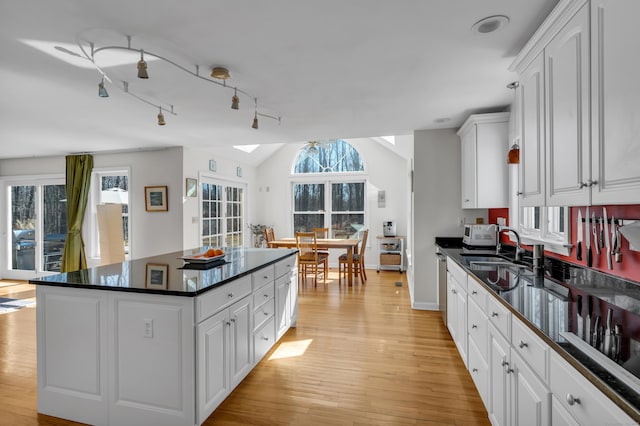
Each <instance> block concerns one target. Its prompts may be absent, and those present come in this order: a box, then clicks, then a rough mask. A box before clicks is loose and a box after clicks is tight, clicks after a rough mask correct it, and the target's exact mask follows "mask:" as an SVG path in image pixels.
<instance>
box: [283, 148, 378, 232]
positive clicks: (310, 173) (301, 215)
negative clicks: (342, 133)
mask: <svg viewBox="0 0 640 426" xmlns="http://www.w3.org/2000/svg"><path fill="white" fill-rule="evenodd" d="M293 172H294V174H296V175H298V176H296V178H295V181H294V182H293V185H292V189H293V196H292V199H293V231H294V233H295V232H299V231H310V230H311V229H312V228H329V234H330V235H329V236H330V237H332V238H349V237H354V238H355V237H357V236H358V234H359V233H360V232H361V231H362V230H363V229H364V228H365V223H366V220H365V211H366V209H365V207H366V206H365V200H366V180H365V179H364V178H362V175H363V172H364V164H363V162H362V159H361V158H360V154H359V153H358V151H357V150H356V149H355V148H354V147H353V146H351V145H350V144H349V143H347V142H345V141H343V140H340V139H338V140H331V141H325V142H319V141H314V142H309V143H308V144H307V145H306V146H305V148H303V149H302V150H301V151H300V154H299V155H298V158H297V159H296V162H295V164H294V168H293ZM358 175H360V176H361V177H357V176H358Z"/></svg>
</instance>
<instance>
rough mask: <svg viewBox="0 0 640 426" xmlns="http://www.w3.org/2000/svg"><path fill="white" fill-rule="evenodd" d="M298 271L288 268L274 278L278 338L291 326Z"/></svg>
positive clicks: (296, 292) (296, 293)
mask: <svg viewBox="0 0 640 426" xmlns="http://www.w3.org/2000/svg"><path fill="white" fill-rule="evenodd" d="M297 280H298V272H297V270H290V271H289V272H288V273H287V274H286V275H283V276H281V277H279V278H277V279H276V337H277V338H278V339H280V338H281V337H282V336H283V335H284V333H286V331H287V330H288V329H289V327H291V321H292V312H293V306H294V304H295V298H296V297H297V295H298V286H297Z"/></svg>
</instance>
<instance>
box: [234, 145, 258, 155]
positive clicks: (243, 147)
mask: <svg viewBox="0 0 640 426" xmlns="http://www.w3.org/2000/svg"><path fill="white" fill-rule="evenodd" d="M259 146H260V145H259V144H258V145H234V146H233V147H234V148H235V149H239V150H240V151H244V152H246V153H249V154H251V153H252V152H253V151H255V150H256V148H257V147H259Z"/></svg>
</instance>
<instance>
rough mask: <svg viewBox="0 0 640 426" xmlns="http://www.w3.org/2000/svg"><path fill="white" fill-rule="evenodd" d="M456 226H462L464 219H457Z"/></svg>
mask: <svg viewBox="0 0 640 426" xmlns="http://www.w3.org/2000/svg"><path fill="white" fill-rule="evenodd" d="M458 226H464V217H459V218H458Z"/></svg>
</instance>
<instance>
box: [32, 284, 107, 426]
mask: <svg viewBox="0 0 640 426" xmlns="http://www.w3.org/2000/svg"><path fill="white" fill-rule="evenodd" d="M36 295H37V300H38V309H37V314H36V315H37V317H38V320H37V342H38V350H39V351H40V352H43V353H44V354H45V355H46V357H45V356H41V357H38V412H40V413H46V414H49V415H51V416H55V417H63V418H69V416H72V417H73V418H74V419H76V420H77V421H79V422H83V423H93V424H107V420H106V419H107V418H108V415H107V412H108V395H107V332H106V327H107V293H106V292H96V291H91V290H81V289H76V291H74V294H69V292H68V291H66V289H57V288H55V287H40V286H39V287H37V288H36ZM69 348H73V350H69ZM78 401H80V403H78Z"/></svg>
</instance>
